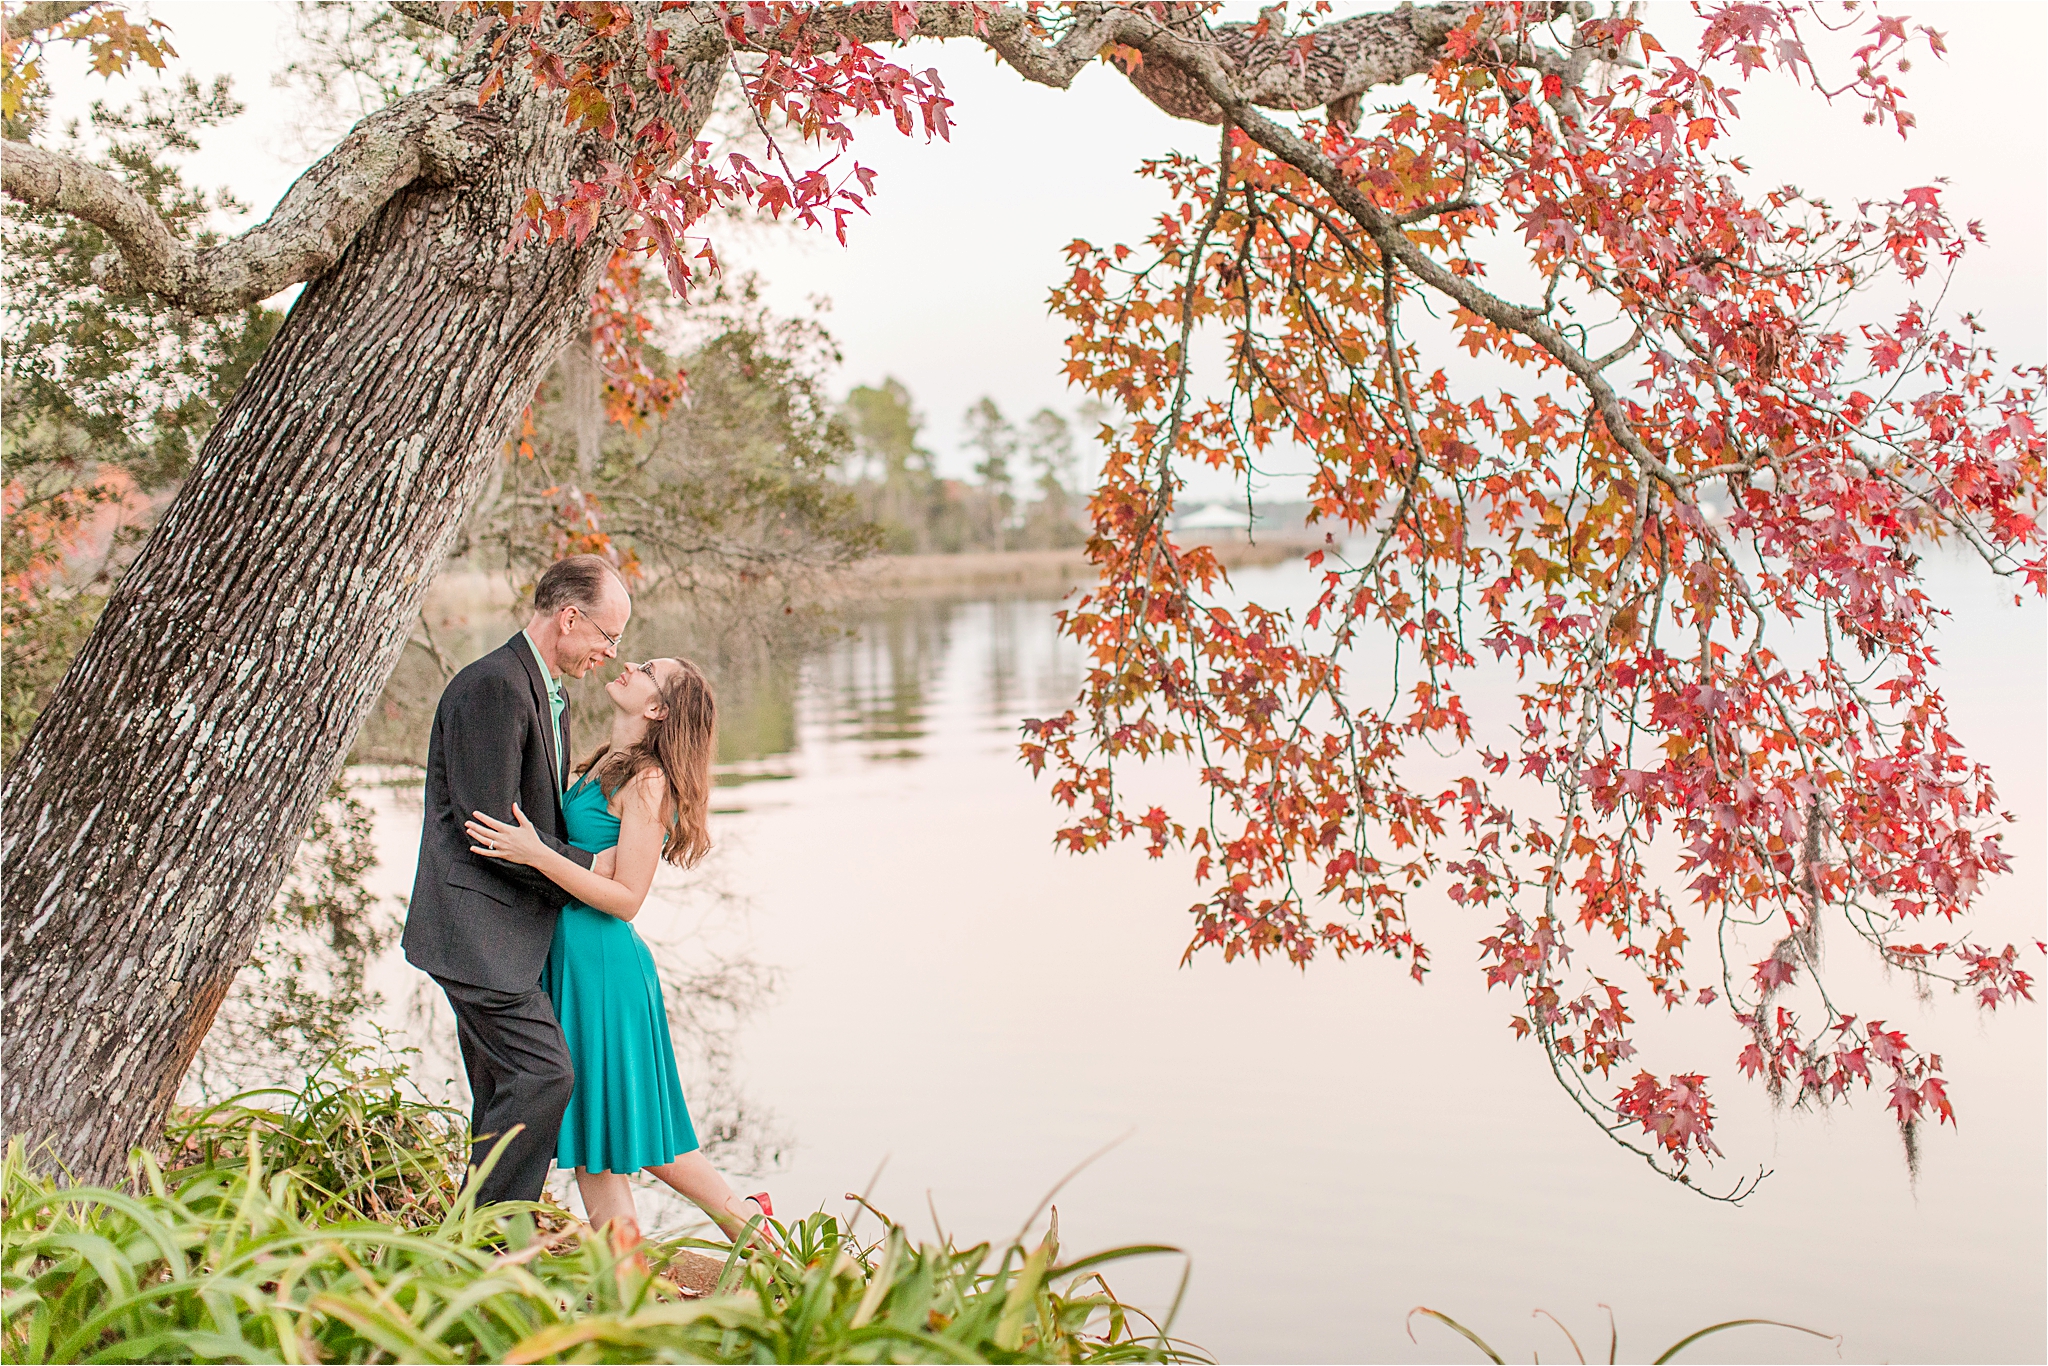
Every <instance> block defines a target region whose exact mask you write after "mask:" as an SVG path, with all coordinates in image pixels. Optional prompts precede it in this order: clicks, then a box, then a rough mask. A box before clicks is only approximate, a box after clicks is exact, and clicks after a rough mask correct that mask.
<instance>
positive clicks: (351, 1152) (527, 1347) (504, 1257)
mask: <svg viewBox="0 0 2048 1366" xmlns="http://www.w3.org/2000/svg"><path fill="white" fill-rule="evenodd" d="M166 1136H167V1139H168V1144H167V1150H168V1151H167V1155H166V1157H165V1158H163V1159H162V1160H159V1159H157V1158H156V1157H154V1156H152V1155H150V1154H147V1153H139V1154H138V1155H137V1158H136V1160H135V1163H134V1166H133V1173H132V1174H133V1181H132V1183H131V1185H132V1188H131V1189H129V1190H111V1189H101V1188H96V1187H90V1186H73V1185H68V1184H64V1183H62V1182H59V1181H53V1180H51V1179H49V1178H46V1177H44V1176H41V1175H38V1174H37V1173H36V1172H34V1171H32V1170H31V1168H30V1166H29V1165H28V1163H27V1162H26V1160H25V1158H24V1154H23V1152H22V1150H21V1148H20V1145H19V1143H16V1144H14V1145H12V1146H10V1148H9V1149H8V1151H7V1154H6V1156H5V1159H4V1161H0V1260H4V1268H0V1345H4V1349H5V1350H4V1356H5V1359H6V1360H7V1361H9V1362H20V1363H23V1364H24V1366H28V1364H30V1363H50V1362H118V1361H242V1362H314V1361H356V1362H368V1361H404V1362H481V1361H506V1362H553V1361H578V1362H584V1361H588V1362H628V1361H634V1362H638V1361H648V1362H655V1361H715V1362H725V1361H733V1362H738V1361H849V1362H859V1361H904V1362H926V1361H949V1362H970V1361H1077V1362H1109V1361H1199V1360H1202V1359H1203V1358H1202V1357H1201V1355H1200V1354H1199V1353H1198V1352H1196V1351H1194V1350H1193V1349H1192V1348H1190V1347H1188V1346H1187V1345H1186V1344H1183V1343H1179V1342H1177V1341H1175V1340H1174V1339H1172V1338H1171V1337H1170V1336H1169V1328H1170V1317H1171V1316H1169V1322H1168V1324H1158V1323H1154V1322H1153V1321H1152V1320H1151V1319H1149V1318H1147V1317H1146V1316H1145V1315H1144V1314H1143V1313H1141V1312H1140V1311H1138V1310H1136V1309H1133V1308H1131V1307H1130V1306H1127V1305H1125V1304H1123V1303H1121V1302H1120V1301H1118V1300H1117V1298H1116V1297H1115V1295H1114V1294H1113V1293H1111V1291H1110V1289H1109V1286H1108V1283H1107V1281H1106V1280H1105V1279H1104V1275H1105V1273H1106V1272H1108V1271H1109V1270H1110V1269H1112V1268H1113V1267H1114V1266H1115V1265H1116V1264H1117V1263H1119V1262H1122V1261H1124V1260H1126V1259H1129V1258H1133V1257H1138V1256H1143V1255H1148V1254H1163V1253H1174V1252H1175V1251H1176V1250H1175V1249H1172V1248H1164V1247H1126V1248H1117V1249H1114V1250H1112V1251H1108V1252H1103V1253H1098V1254H1095V1255H1094V1256H1089V1257H1082V1258H1078V1259H1075V1260H1073V1261H1062V1260H1061V1251H1060V1247H1059V1241H1058V1229H1057V1219H1056V1218H1055V1221H1054V1226H1053V1228H1052V1230H1051V1231H1050V1232H1048V1233H1047V1235H1046V1236H1045V1237H1044V1238H1043V1239H1041V1240H1040V1241H1039V1242H1037V1243H1036V1244H1035V1245H1026V1243H1025V1242H1024V1241H1023V1240H1022V1239H1019V1240H1017V1241H1015V1242H1012V1243H1011V1244H1010V1245H1009V1246H1006V1247H1001V1248H997V1247H994V1246H992V1245H990V1244H986V1243H984V1244H980V1245H978V1246H975V1247H971V1248H965V1249H959V1248H955V1247H953V1246H952V1245H951V1244H950V1243H946V1244H939V1245H933V1244H922V1245H920V1244H917V1243H914V1242H913V1241H912V1240H911V1239H910V1238H909V1236H908V1235H907V1234H906V1233H905V1232H904V1230H903V1229H902V1228H901V1227H900V1226H897V1225H895V1224H893V1223H889V1222H887V1221H884V1226H883V1229H882V1232H881V1234H880V1236H878V1237H877V1238H876V1239H875V1240H873V1241H871V1242H865V1243H863V1242H861V1241H859V1240H857V1239H856V1238H854V1237H853V1236H852V1235H851V1233H850V1231H849V1230H848V1228H847V1227H846V1226H845V1225H843V1224H842V1223H841V1221H839V1220H838V1219H836V1218H834V1217H832V1216H830V1215H827V1214H824V1213H817V1214H812V1215H809V1216H808V1217H806V1218H803V1219H801V1220H798V1221H796V1222H794V1223H790V1224H780V1223H776V1224H773V1225H772V1232H773V1233H774V1235H775V1237H776V1239H777V1241H778V1242H779V1243H780V1245H781V1250H780V1251H764V1250H754V1251H750V1252H749V1253H747V1254H745V1255H742V1253H741V1252H739V1251H737V1250H734V1249H732V1248H728V1247H726V1246H724V1245H719V1244H711V1243H706V1242H703V1241H701V1240H697V1239H689V1238H678V1239H660V1240H654V1241H650V1242H646V1243H638V1244H635V1243H634V1242H632V1241H631V1240H625V1239H622V1240H619V1241H618V1242H616V1243H614V1242H613V1241H612V1240H609V1239H607V1238H604V1237H600V1236H596V1235H594V1234H593V1233H592V1232H591V1230H589V1229H588V1228H587V1227H585V1226H584V1225H582V1224H581V1223H579V1222H577V1221H576V1220H575V1219H573V1218H571V1217H570V1216H569V1214H568V1212H567V1211H565V1210H563V1209H562V1208H561V1207H559V1206H555V1205H549V1204H540V1205H500V1206H493V1207H490V1208H489V1209H486V1210H478V1209H476V1208H475V1207H474V1206H473V1205H472V1204H471V1203H470V1201H469V1199H468V1197H467V1196H465V1195H462V1194H460V1193H459V1191H458V1185H459V1178H460V1173H461V1170H462V1169H461V1165H460V1163H461V1160H462V1152H463V1145H464V1143H465V1142H466V1134H465V1133H464V1132H463V1125H462V1119H461V1116H460V1115H458V1114H456V1113H454V1112H452V1111H449V1110H447V1109H445V1108H442V1107H436V1106H431V1105H426V1104H423V1103H421V1102H419V1101H417V1100H416V1099H414V1098H413V1097H412V1096H411V1095H410V1094H409V1093H408V1090H407V1087H406V1085H405V1083H404V1079H403V1076H402V1074H401V1073H399V1072H398V1071H397V1070H395V1069H385V1070H356V1069H353V1068H351V1067H350V1066H349V1065H348V1061H347V1060H343V1061H342V1062H341V1063H339V1064H337V1065H336V1066H335V1067H333V1068H331V1069H327V1070H325V1071H323V1073H322V1074H319V1075H316V1076H315V1077H314V1078H313V1079H312V1080H311V1081H309V1083H308V1084H307V1086H306V1087H305V1088H304V1089H303V1090H301V1091H297V1092H290V1091H279V1090H273V1091H264V1092H255V1093H251V1094H249V1095H244V1096H238V1097H235V1098H234V1099H233V1100H230V1101H226V1102H223V1103H221V1104H219V1105H215V1106H212V1107H209V1108H207V1109H204V1110H199V1111H195V1112H191V1113H188V1114H185V1115H183V1116H181V1117H180V1118H179V1119H178V1121H177V1122H176V1123H175V1124H173V1125H172V1126H171V1127H170V1128H168V1129H167V1132H166ZM746 1241H747V1240H745V1239H742V1242H743V1243H746ZM750 1246H751V1245H750ZM705 1252H709V1253H712V1254H715V1255H716V1256H717V1257H719V1258H721V1259H722V1264H721V1266H720V1270H719V1276H718V1283H717V1287H716V1290H715V1292H714V1293H712V1294H711V1295H709V1296H703V1297H696V1296H692V1295H691V1294H690V1293H689V1292H688V1291H686V1290H684V1289H682V1288H681V1287H680V1286H679V1285H678V1284H677V1278H675V1277H674V1275H673V1273H674V1269H675V1266H676V1264H677V1263H679V1262H680V1261H682V1260H683V1259H685V1258H686V1257H688V1256H690V1255H692V1254H693V1253H694V1254H696V1255H703V1253H705Z"/></svg>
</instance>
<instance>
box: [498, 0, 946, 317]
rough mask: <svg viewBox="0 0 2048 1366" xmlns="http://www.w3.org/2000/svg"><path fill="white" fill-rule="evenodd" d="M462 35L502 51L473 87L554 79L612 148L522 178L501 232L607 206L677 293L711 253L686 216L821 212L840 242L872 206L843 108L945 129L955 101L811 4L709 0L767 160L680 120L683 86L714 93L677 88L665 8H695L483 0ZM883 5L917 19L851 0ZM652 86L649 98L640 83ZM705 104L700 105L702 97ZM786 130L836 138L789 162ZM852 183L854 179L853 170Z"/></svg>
mask: <svg viewBox="0 0 2048 1366" xmlns="http://www.w3.org/2000/svg"><path fill="white" fill-rule="evenodd" d="M469 8H470V9H471V10H472V11H473V12H474V13H475V14H476V16H477V25H476V29H475V36H474V38H473V39H472V41H480V42H488V43H489V44H490V45H491V51H492V55H493V56H494V57H495V58H497V64H496V65H495V66H494V67H493V69H492V72H491V74H490V76H489V77H488V78H487V80H486V83H485V85H484V89H483V98H484V99H486V100H488V99H489V98H491V96H492V95H494V94H495V93H496V92H497V91H499V90H500V89H501V88H502V87H503V84H504V82H505V80H506V79H507V78H508V76H509V75H510V74H511V73H513V72H520V73H523V74H524V75H525V76H526V77H527V78H529V79H531V80H532V81H533V83H534V85H535V88H536V90H537V91H539V92H541V93H543V94H546V93H549V92H555V91H559V92H562V93H563V95H564V97H565V117H566V118H567V119H568V121H569V122H570V124H572V125H574V126H578V127H581V128H583V129H585V130H587V131H589V132H591V133H593V134H595V135H596V136H597V137H599V138H600V139H602V140H604V141H605V142H606V143H607V144H608V145H610V146H611V147H612V148H613V149H614V155H611V156H607V157H603V158H600V159H599V160H598V162H597V165H596V167H595V174H594V175H590V176H588V177H586V178H582V179H578V180H575V181H573V182H572V183H571V184H570V186H569V187H568V188H567V189H566V190H564V191H561V192H560V193H558V194H554V195H548V194H544V193H542V192H541V191H540V190H538V189H536V190H533V191H532V192H530V194H529V196H528V199H527V205H526V212H525V216H524V217H523V218H522V219H521V221H520V223H519V224H518V225H517V227H516V229H515V231H514V234H513V240H512V243H511V246H512V247H513V248H517V247H518V245H519V243H520V241H521V240H523V238H524V237H525V236H527V235H528V234H534V233H537V234H539V235H541V236H542V237H543V238H544V239H546V240H549V241H554V240H558V239H562V238H567V239H570V240H573V241H576V242H581V241H583V240H584V239H585V238H586V237H588V236H589V234H590V232H591V231H592V230H593V229H595V228H596V227H597V225H598V223H599V222H600V220H601V219H609V220H612V221H616V222H617V223H619V224H620V225H621V227H620V230H621V232H622V249H624V250H627V251H633V252H638V253H641V254H643V255H646V256H650V257H652V258H654V259H656V260H658V261H659V262H660V263H661V264H662V266H663V268H664V269H665V270H666V271H667V273H668V277H669V281H670V284H671V285H672V287H673V288H674V289H675V291H676V293H677V294H678V295H682V294H685V293H687V291H688V288H689V284H690V282H691V280H692V279H693V277H694V276H695V274H696V273H697V270H698V269H699V268H698V267H697V266H693V265H692V262H693V261H699V262H703V263H704V267H705V268H708V269H714V270H715V269H716V265H717V257H716V254H715V253H714V252H713V250H712V247H711V244H710V242H709V240H708V239H707V238H702V237H700V238H698V239H697V240H696V249H695V251H694V252H693V251H692V250H691V248H690V245H689V243H690V238H689V236H688V234H689V230H690V228H691V227H692V226H693V225H695V224H696V223H697V222H698V221H699V220H700V219H702V218H703V217H704V216H705V215H706V214H707V213H709V212H711V211H712V210H713V209H715V208H719V207H740V208H745V209H747V210H750V211H753V212H758V213H764V214H766V215H768V216H769V217H770V218H780V217H782V216H783V215H784V214H788V215H790V216H792V217H793V218H794V219H795V220H796V221H797V222H799V223H801V224H803V225H804V226H806V227H817V226H821V225H823V223H824V222H825V220H826V219H827V218H829V219H830V220H831V224H832V228H833V231H834V232H835V233H836V234H837V236H838V238H839V240H840V242H841V243H842V244H843V243H844V242H845V240H846V227H847V222H848V219H849V218H850V217H851V216H852V215H853V214H855V213H865V212H866V211H867V198H868V196H869V195H871V194H872V193H873V192H874V179H875V177H874V173H873V172H872V171H870V170H869V169H868V168H866V167H864V166H862V165H861V164H860V163H859V162H857V161H851V160H848V162H847V165H846V168H845V169H844V170H843V171H839V172H837V173H835V170H834V168H835V167H836V166H838V164H839V162H840V160H841V158H842V157H844V155H845V153H846V149H847V147H848V146H849V145H850V144H851V142H852V140H853V129H852V123H851V121H852V120H853V119H855V118H857V117H860V116H864V115H868V116H872V115H884V116H887V117H888V118H889V119H890V120H891V121H892V122H893V123H894V124H895V126H896V128H897V130H898V131H899V132H902V133H905V134H908V133H910V132H912V131H913V129H914V128H916V127H918V126H922V128H923V131H924V133H925V135H926V136H927V137H930V136H937V137H940V138H945V137H947V136H949V134H950V130H951V123H950V120H949V118H948V115H947V112H946V111H947V110H948V109H949V108H950V107H951V105H952V101H951V100H949V99H947V98H946V95H945V88H944V86H943V84H942V83H941V82H940V80H939V75H938V72H937V71H933V70H927V71H924V72H914V71H910V70H908V69H906V68H904V67H902V66H899V65H897V64H896V63H894V62H891V61H889V60H887V59H886V58H885V57H883V56H882V55H881V54H880V53H878V52H877V51H875V49H874V48H872V47H870V46H868V45H867V44H865V43H856V42H852V41H850V40H848V39H846V38H844V37H842V36H841V34H840V32H839V30H838V29H836V28H834V27H832V26H831V25H829V24H827V23H825V22H823V20H822V19H821V16H820V14H819V11H818V9H817V7H815V6H812V5H806V4H799V3H795V2H794V0H776V2H775V3H746V4H728V3H721V4H716V5H712V6H710V7H709V9H710V11H711V12H712V13H713V14H715V16H716V17H717V19H718V21H719V22H720V23H721V25H722V26H723V28H724V31H725V35H726V37H727V38H729V39H730V40H731V43H732V46H733V52H734V61H733V68H734V70H735V72H736V73H737V75H738V79H739V83H740V88H741V92H742V95H743V97H744V99H745V101H746V104H747V107H748V108H749V109H750V110H751V111H752V114H753V116H754V117H755V119H756V120H757V121H758V123H759V126H760V128H761V131H762V133H763V135H764V137H765V138H766V140H767V145H768V158H767V159H768V162H769V164H768V165H766V166H763V165H759V164H757V163H756V162H755V161H754V160H753V159H752V158H750V157H749V156H747V155H745V154H744V153H741V152H738V151H732V150H728V151H726V152H725V153H724V154H723V155H722V156H720V155H714V151H713V148H712V146H711V144H710V143H709V142H708V141H706V140H703V139H701V138H697V139H687V140H686V139H685V138H684V137H683V135H682V134H681V133H680V132H679V131H678V127H677V120H678V118H679V116H680V115H681V114H682V113H683V111H685V110H688V109H690V107H691V101H692V100H693V99H695V100H699V101H705V100H709V99H710V98H711V97H712V91H711V89H710V88H709V87H706V88H703V89H699V90H697V91H694V92H692V91H689V90H686V89H685V88H684V86H685V79H684V73H683V72H681V71H679V70H678V69H677V67H676V65H675V63H674V61H673V56H672V54H671V52H670V47H671V43H672V38H671V34H670V31H669V29H668V28H667V27H665V26H664V24H663V23H662V22H661V20H662V16H664V15H666V14H668V13H669V12H671V11H701V10H702V9H704V7H703V6H696V5H686V4H682V3H679V2H678V0H661V3H659V4H652V5H647V4H628V3H623V2H622V0H580V2H579V0H567V2H566V3H541V2H540V0H481V2H475V0H473V3H471V4H470V6H469ZM849 8H850V9H851V10H853V11H860V10H868V9H873V10H881V11H885V12H888V13H890V15H891V17H892V20H893V24H894V28H895V31H896V32H897V34H898V35H899V36H902V35H904V34H905V33H907V32H908V25H910V24H911V23H912V22H913V17H914V10H915V7H914V6H906V5H900V4H898V5H889V4H885V3H882V0H868V2H867V3H862V4H855V5H852V6H850V7H849ZM649 91H654V92H659V99H658V100H657V99H654V98H651V97H650V96H649V94H648V93H647V92H649ZM697 112H698V113H699V114H701V113H703V112H705V111H703V110H698V111H697ZM777 129H781V130H786V131H787V132H789V133H791V134H793V135H794V137H795V139H796V140H797V142H798V143H799V144H801V145H804V146H817V145H824V146H827V147H829V148H831V149H832V151H831V155H829V156H828V157H827V158H826V159H825V160H824V161H823V162H822V163H820V164H818V165H816V166H810V167H805V168H803V169H798V168H797V167H796V166H793V165H792V164H791V163H790V161H789V160H788V158H787V157H786V156H785V154H784V153H783V150H782V147H781V145H780V144H779V143H778V142H777V141H776V130H777ZM856 185H857V186H858V188H857V189H856V188H855V186H856Z"/></svg>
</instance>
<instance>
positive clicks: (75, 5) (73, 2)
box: [6, 0, 93, 41]
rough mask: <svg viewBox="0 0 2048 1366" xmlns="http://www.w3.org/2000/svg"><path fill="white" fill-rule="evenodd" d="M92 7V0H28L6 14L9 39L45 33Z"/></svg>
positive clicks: (31, 36)
mask: <svg viewBox="0 0 2048 1366" xmlns="http://www.w3.org/2000/svg"><path fill="white" fill-rule="evenodd" d="M92 7H93V0H30V3H29V4H26V5H21V6H18V7H17V8H16V9H15V10H14V12H13V13H11V14H9V15H7V16H6V25H7V37H8V40H9V41H13V40H14V39H17V38H33V37H34V36H35V35H36V34H38V33H47V32H48V31H49V30H51V29H53V28H55V27H57V25H59V24H61V23H63V22H64V21H65V20H67V19H69V18H71V16H73V15H74V14H78V13H79V12H81V11H83V10H89V9H91V8H92Z"/></svg>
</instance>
